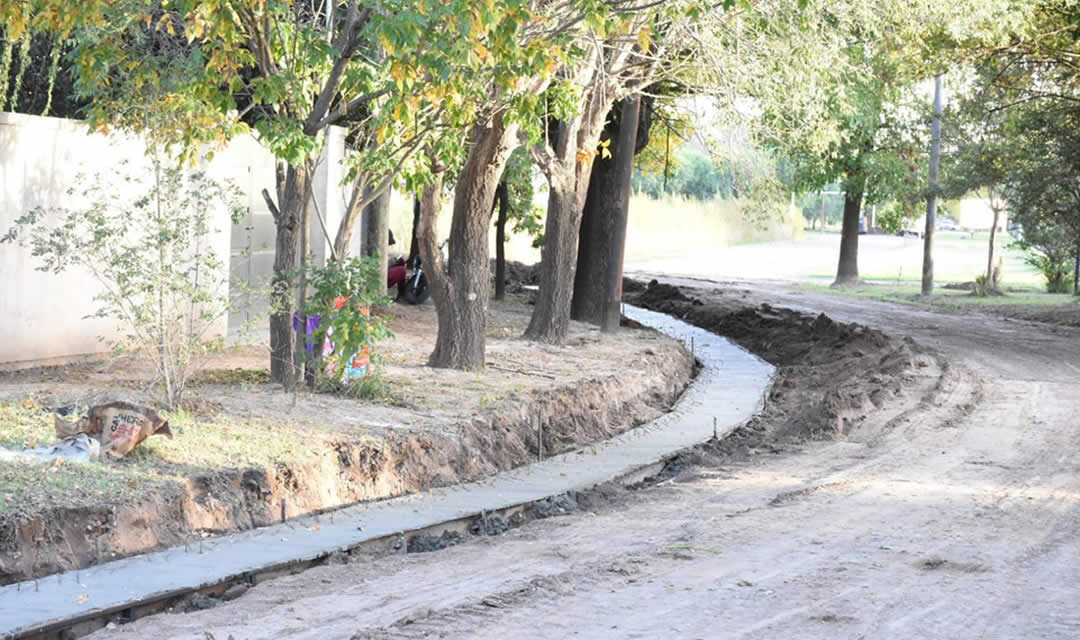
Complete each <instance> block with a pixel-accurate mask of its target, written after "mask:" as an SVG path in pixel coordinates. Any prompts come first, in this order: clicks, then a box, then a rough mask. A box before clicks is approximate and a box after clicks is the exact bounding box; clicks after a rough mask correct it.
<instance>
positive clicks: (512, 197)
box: [495, 147, 543, 300]
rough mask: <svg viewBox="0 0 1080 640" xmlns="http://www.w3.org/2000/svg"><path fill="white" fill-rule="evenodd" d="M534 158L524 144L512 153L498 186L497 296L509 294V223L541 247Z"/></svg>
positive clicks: (499, 298) (541, 235) (498, 298)
mask: <svg viewBox="0 0 1080 640" xmlns="http://www.w3.org/2000/svg"><path fill="white" fill-rule="evenodd" d="M532 168H533V165H532V160H531V159H530V157H529V153H528V151H527V150H526V149H525V148H524V147H519V148H517V149H515V150H514V152H513V153H511V154H510V158H509V159H508V160H507V162H506V169H504V170H503V175H502V180H500V181H499V186H498V188H497V189H496V190H495V207H497V210H498V212H499V214H498V216H497V218H496V220H495V299H496V300H502V299H503V298H504V297H505V296H506V246H505V245H506V225H507V224H510V225H511V228H512V230H513V231H514V232H515V233H526V234H528V235H530V236H532V238H533V244H534V246H536V247H539V246H540V245H541V243H542V242H543V228H542V227H541V225H540V214H539V213H538V212H537V209H536V207H535V206H534V205H533V196H534V192H535V190H534V189H533V182H532V178H533V176H532Z"/></svg>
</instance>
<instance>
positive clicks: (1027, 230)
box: [1015, 224, 1077, 293]
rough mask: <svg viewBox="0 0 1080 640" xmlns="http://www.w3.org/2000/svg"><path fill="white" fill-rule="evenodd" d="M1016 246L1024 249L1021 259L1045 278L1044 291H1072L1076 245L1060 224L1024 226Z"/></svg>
mask: <svg viewBox="0 0 1080 640" xmlns="http://www.w3.org/2000/svg"><path fill="white" fill-rule="evenodd" d="M1017 235H1018V236H1019V237H1018V238H1017V240H1016V243H1015V245H1016V246H1017V247H1019V248H1020V249H1023V250H1024V251H1025V256H1024V262H1026V263H1028V264H1029V265H1031V266H1032V267H1035V269H1037V270H1038V271H1039V273H1041V274H1042V276H1043V278H1044V279H1045V280H1046V291H1047V293H1071V292H1072V288H1073V282H1072V280H1073V278H1072V276H1073V267H1074V263H1075V259H1076V251H1077V248H1076V244H1075V242H1074V241H1073V240H1072V238H1071V234H1069V232H1068V229H1065V228H1063V226H1062V225H1056V224H1043V225H1041V226H1037V225H1034V224H1029V225H1026V226H1024V227H1023V228H1022V231H1020V232H1019V233H1018V234H1017Z"/></svg>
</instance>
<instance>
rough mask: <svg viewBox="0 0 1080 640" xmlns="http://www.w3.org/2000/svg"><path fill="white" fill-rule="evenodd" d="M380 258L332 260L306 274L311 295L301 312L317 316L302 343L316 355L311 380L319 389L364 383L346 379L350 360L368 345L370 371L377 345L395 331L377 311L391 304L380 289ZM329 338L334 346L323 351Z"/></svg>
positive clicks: (342, 388)
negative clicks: (312, 330) (317, 324)
mask: <svg viewBox="0 0 1080 640" xmlns="http://www.w3.org/2000/svg"><path fill="white" fill-rule="evenodd" d="M381 259H382V258H381V257H379V256H367V257H363V258H344V259H339V260H330V261H329V262H327V264H326V266H322V267H318V266H315V267H311V268H310V270H309V272H308V273H307V275H306V278H305V280H306V283H307V285H308V287H309V288H310V291H311V293H310V294H309V295H308V297H307V301H306V303H305V305H304V308H303V309H302V310H301V313H302V314H303V315H305V316H308V317H310V316H316V315H317V316H319V326H318V328H317V329H316V330H315V331H314V332H313V333H312V334H311V335H310V336H307V340H306V343H307V344H306V346H311V347H312V353H314V354H315V362H314V363H313V364H314V365H315V366H314V367H313V369H314V371H315V376H314V378H313V382H314V383H315V385H316V386H317V387H321V388H329V389H331V390H335V391H346V392H347V391H348V390H349V388H350V387H351V386H353V385H361V386H364V385H365V384H368V383H365V382H363V379H360V380H359V381H355V380H354V381H350V380H348V379H346V370H347V368H348V365H349V363H350V361H351V360H352V358H353V357H354V356H356V355H357V354H361V353H363V352H364V351H365V349H366V350H367V353H368V354H369V357H371V363H372V364H370V365H369V371H368V373H369V375H371V374H372V373H373V371H372V369H373V368H374V364H375V363H376V362H377V360H376V358H377V357H378V355H377V353H376V350H375V346H376V344H377V343H378V342H379V341H380V340H383V339H385V338H388V337H391V336H392V335H393V334H392V333H391V332H390V329H389V327H388V324H387V318H386V316H384V315H380V314H377V313H375V310H376V309H379V308H384V307H387V306H389V305H390V302H391V298H390V297H389V296H387V295H385V294H384V293H383V287H382V285H383V284H384V283H382V282H381V280H382V277H381V275H380V270H379V260H381ZM327 340H329V342H330V343H331V344H332V345H333V349H332V350H329V351H327V352H323V349H322V346H323V345H324V344H325V343H326V341H327ZM361 395H366V394H361Z"/></svg>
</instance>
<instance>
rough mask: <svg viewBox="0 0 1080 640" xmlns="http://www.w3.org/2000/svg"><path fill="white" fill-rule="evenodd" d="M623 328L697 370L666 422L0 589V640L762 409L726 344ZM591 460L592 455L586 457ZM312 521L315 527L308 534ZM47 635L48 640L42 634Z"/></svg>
mask: <svg viewBox="0 0 1080 640" xmlns="http://www.w3.org/2000/svg"><path fill="white" fill-rule="evenodd" d="M625 314H626V316H627V317H629V318H630V319H632V320H636V321H637V322H640V323H641V324H643V325H646V326H649V327H653V328H655V329H657V330H659V331H662V332H664V333H667V334H668V335H671V336H672V337H675V338H679V339H681V340H683V341H684V342H685V343H686V344H687V346H688V347H691V345H692V348H693V350H694V353H695V355H696V356H697V358H698V359H699V360H700V361H701V363H702V365H703V369H702V370H701V372H700V373H699V375H698V377H697V378H696V379H695V380H694V382H693V383H692V384H691V385H690V387H689V388H688V389H687V390H686V392H685V393H684V394H683V395H682V397H681V398H680V399H679V401H678V402H677V403H676V404H675V407H674V408H673V410H672V411H671V412H670V413H667V414H665V415H663V416H661V417H660V418H658V419H656V420H654V421H652V422H650V423H648V424H645V425H642V426H641V427H638V428H636V429H633V430H631V431H628V432H626V433H623V434H622V435H619V436H617V437H615V438H612V439H610V440H607V441H604V442H603V443H599V444H597V445H592V446H588V447H585V448H583V449H580V450H578V451H574V452H570V453H565V454H560V455H557V456H553V457H551V458H547V459H545V460H543V461H541V462H537V463H535V464H531V465H528V466H526V467H522V468H519V469H515V470H512V471H507V472H504V473H500V474H497V475H495V476H493V477H491V478H489V479H487V480H484V481H481V482H476V483H470V484H465V485H459V486H455V487H450V488H446V489H434V490H430V491H425V492H423V493H420V494H416V495H414V496H408V497H404V498H397V499H393V500H387V501H384V502H378V503H368V504H360V505H356V506H353V507H347V508H344V509H341V510H338V511H336V512H334V514H333V516H329V515H323V516H322V517H321V518H316V517H304V518H297V519H295V520H291V521H289V522H286V523H283V524H280V525H274V526H269V527H263V528H260V529H253V530H250V531H245V532H242V533H238V534H234V535H229V536H223V537H220V538H213V539H210V540H207V541H205V542H203V543H202V544H201V545H198V548H196V546H195V545H191V546H188V547H183V548H181V547H176V548H171V549H166V550H163V551H158V552H154V553H148V554H143V555H139V556H133V557H131V558H125V559H123V560H117V561H114V562H109V563H106V564H101V565H97V566H94V567H89V568H86V569H82V570H80V571H69V572H66V573H62V574H58V575H55V576H49V577H46V578H41V579H40V580H37V581H27V582H23V583H20V584H17V585H9V586H7V587H3V588H0V638H21V637H27V636H36V635H39V634H40V635H43V636H45V637H48V635H51V634H53V633H56V632H58V631H60V630H62V629H74V628H77V627H78V625H79V624H80V623H83V624H84V628H83V629H79V631H83V632H88V631H90V630H93V629H95V628H98V627H100V626H101V624H103V620H104V619H106V617H107V616H112V615H117V614H121V613H124V612H127V614H128V615H129V616H130V615H134V614H135V613H137V610H138V608H139V607H140V606H142V605H146V604H148V603H153V602H159V601H162V600H163V599H167V598H171V597H175V596H178V595H181V594H185V593H190V592H193V591H198V590H200V589H205V588H208V587H212V586H214V585H220V584H223V583H228V582H230V581H238V580H247V581H249V582H251V581H253V579H254V577H255V576H261V575H266V574H269V573H272V572H274V571H275V570H284V569H287V568H288V567H296V566H299V565H304V564H305V563H307V564H310V563H311V562H313V561H316V560H318V559H320V558H323V557H325V556H327V555H329V554H331V553H334V552H336V551H342V550H348V549H352V548H355V547H358V546H361V545H363V544H365V543H369V542H371V541H373V540H377V539H379V538H385V537H388V536H395V535H398V534H401V533H405V532H412V531H416V530H420V529H425V528H429V527H433V526H437V525H441V524H442V523H447V522H453V521H458V520H462V519H464V518H471V517H475V516H477V515H480V514H482V513H485V512H496V511H500V510H504V509H508V508H512V507H515V506H518V505H524V504H528V503H531V502H534V501H536V500H541V499H543V498H546V497H549V496H553V495H558V494H561V493H565V492H567V491H580V490H584V489H588V488H590V487H593V486H595V485H597V484H600V483H603V482H607V481H609V480H612V479H615V478H620V477H625V476H627V475H630V474H634V473H635V472H640V471H641V470H642V469H643V468H645V467H648V466H650V465H652V464H654V463H656V462H657V461H658V460H660V459H661V458H664V457H666V456H668V455H671V454H673V453H675V452H677V451H679V450H681V449H685V448H687V447H690V446H693V445H695V444H698V443H700V442H703V441H705V440H707V439H708V438H710V437H711V436H712V435H713V433H714V431H715V432H718V433H719V434H721V435H724V434H727V433H729V432H730V431H731V430H732V429H734V428H735V427H736V426H738V425H739V424H741V423H743V422H745V421H746V420H747V419H749V418H750V417H751V416H752V415H753V414H754V413H755V412H756V411H757V410H758V409H759V408H760V406H761V400H762V397H763V393H764V392H765V390H766V389H767V388H768V386H769V384H770V382H771V379H772V375H773V371H774V370H773V367H772V366H771V365H769V364H768V363H766V362H764V361H762V360H761V359H759V358H758V357H757V356H754V355H753V354H751V353H749V352H747V351H745V350H743V349H742V348H740V347H738V346H736V345H734V344H732V343H731V342H729V341H727V340H726V339H724V338H721V337H719V336H716V335H714V334H712V333H709V332H707V331H704V330H702V329H699V328H697V327H693V326H690V325H688V324H686V323H684V322H682V321H680V320H677V319H675V318H672V317H670V316H666V315H663V314H659V313H655V312H652V311H646V310H643V309H637V308H634V307H631V306H629V305H628V306H627V307H626V309H625ZM594 451H595V453H594ZM316 522H318V524H317V525H316ZM46 634H48V635H46Z"/></svg>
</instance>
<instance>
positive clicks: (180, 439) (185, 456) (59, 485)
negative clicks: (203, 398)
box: [0, 396, 357, 517]
mask: <svg viewBox="0 0 1080 640" xmlns="http://www.w3.org/2000/svg"><path fill="white" fill-rule="evenodd" d="M167 418H168V420H169V428H170V430H171V431H172V432H173V434H174V437H173V439H172V440H170V439H168V438H165V437H161V436H153V437H151V438H149V439H147V440H146V441H144V442H143V443H142V444H140V445H139V447H138V448H137V449H135V450H134V451H132V452H131V453H130V454H128V455H127V456H125V457H124V458H122V459H120V460H107V461H102V462H91V463H76V462H70V461H63V462H59V463H30V462H0V517H4V516H11V515H13V514H15V513H20V512H21V513H32V512H40V511H41V510H43V509H48V508H52V507H60V506H68V507H73V506H80V505H101V504H121V503H125V502H127V503H130V502H131V501H132V500H135V499H137V497H138V495H137V494H139V495H142V496H143V497H145V496H146V495H147V494H146V493H145V491H148V490H149V491H153V492H173V491H180V490H182V487H183V486H184V484H185V483H186V480H187V478H188V477H190V476H191V475H193V474H196V473H202V472H212V471H215V470H226V469H242V468H247V467H252V466H256V467H267V466H272V465H274V464H276V463H278V462H285V461H297V460H304V459H309V458H312V457H314V456H316V455H318V454H320V453H323V452H325V451H326V450H327V449H328V447H329V442H331V441H333V440H335V439H344V438H348V439H349V440H356V439H357V434H355V433H349V434H342V433H339V432H336V431H333V430H330V429H325V428H322V427H316V426H308V425H296V424H293V423H286V422H284V421H276V422H275V421H268V422H256V421H248V420H242V419H238V418H234V417H228V416H220V415H219V416H213V417H212V418H201V419H198V420H196V418H194V417H193V416H192V415H190V414H188V413H187V412H184V411H177V412H173V413H170V414H167ZM55 440H56V436H55V433H54V427H53V414H52V413H49V412H46V411H43V410H42V408H41V406H40V405H39V404H38V402H37V401H36V400H35V399H34V398H33V397H32V396H27V397H25V398H23V399H21V400H15V401H7V402H0V446H3V447H4V448H7V449H14V450H18V449H22V448H23V447H35V446H44V445H48V444H50V443H53V442H55Z"/></svg>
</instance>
